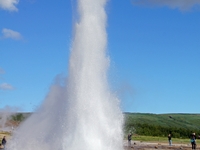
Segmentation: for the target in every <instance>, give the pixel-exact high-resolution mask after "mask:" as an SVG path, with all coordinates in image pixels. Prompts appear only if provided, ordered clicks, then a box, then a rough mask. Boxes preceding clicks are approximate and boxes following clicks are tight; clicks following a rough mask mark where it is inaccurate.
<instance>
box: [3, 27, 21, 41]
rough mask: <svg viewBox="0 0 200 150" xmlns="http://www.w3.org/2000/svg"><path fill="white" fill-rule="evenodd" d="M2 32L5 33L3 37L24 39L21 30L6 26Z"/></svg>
mask: <svg viewBox="0 0 200 150" xmlns="http://www.w3.org/2000/svg"><path fill="white" fill-rule="evenodd" d="M2 33H3V37H2V38H3V39H8V38H10V39H14V40H20V39H22V36H21V34H20V33H19V32H16V31H13V30H11V29H6V28H4V29H3V30H2Z"/></svg>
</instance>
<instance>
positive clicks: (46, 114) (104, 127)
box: [8, 0, 123, 150]
mask: <svg viewBox="0 0 200 150" xmlns="http://www.w3.org/2000/svg"><path fill="white" fill-rule="evenodd" d="M77 3H78V13H79V18H78V20H77V22H76V23H75V26H74V29H75V32H74V37H73V43H72V48H71V57H70V60H69V75H68V78H67V79H66V82H65V83H66V85H64V86H63V85H62V86H61V85H59V84H57V83H55V84H54V85H53V86H52V87H51V89H50V92H49V94H48V95H47V97H46V99H45V101H44V103H43V104H42V105H41V107H40V108H39V109H38V110H37V111H36V112H35V113H34V114H33V115H32V116H31V117H30V118H28V120H26V122H24V123H23V124H22V125H21V126H20V128H19V129H18V130H17V132H16V133H15V134H14V136H13V139H12V140H11V141H9V144H8V150H23V149H24V150H50V149H55V150H78V149H83V150H122V149H123V145H122V136H123V133H122V123H123V116H122V112H121V110H120V108H119V100H118V99H117V98H116V97H115V96H114V95H113V94H112V93H111V91H110V89H109V85H108V81H107V70H108V68H109V58H108V56H107V53H106V45H107V34H106V19H107V16H106V13H105V8H104V7H105V4H106V0H78V1H77Z"/></svg>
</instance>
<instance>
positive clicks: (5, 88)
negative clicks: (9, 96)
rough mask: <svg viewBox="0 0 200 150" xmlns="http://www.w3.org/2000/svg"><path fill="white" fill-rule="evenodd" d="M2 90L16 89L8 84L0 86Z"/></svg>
mask: <svg viewBox="0 0 200 150" xmlns="http://www.w3.org/2000/svg"><path fill="white" fill-rule="evenodd" d="M0 90H14V87H13V86H12V85H10V84H8V83H2V84H0Z"/></svg>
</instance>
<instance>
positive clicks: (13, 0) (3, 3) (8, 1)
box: [0, 0, 19, 11]
mask: <svg viewBox="0 0 200 150" xmlns="http://www.w3.org/2000/svg"><path fill="white" fill-rule="evenodd" d="M18 3H19V0H0V8H2V9H4V10H8V11H18V9H17V7H16V5H17V4H18Z"/></svg>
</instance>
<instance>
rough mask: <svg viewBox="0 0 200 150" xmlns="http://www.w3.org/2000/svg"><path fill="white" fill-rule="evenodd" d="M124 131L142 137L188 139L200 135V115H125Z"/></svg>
mask: <svg viewBox="0 0 200 150" xmlns="http://www.w3.org/2000/svg"><path fill="white" fill-rule="evenodd" d="M124 118H125V124H124V130H125V133H127V132H134V133H136V134H140V135H150V136H166V135H167V134H169V133H172V134H173V135H174V136H175V137H188V136H190V134H191V132H196V133H197V134H199V135H200V114H148V113H124Z"/></svg>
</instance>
